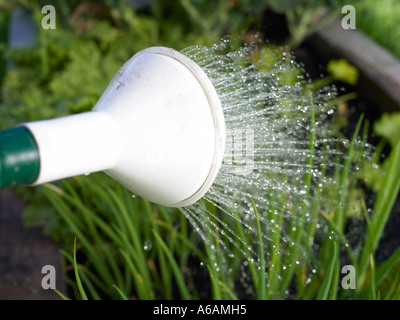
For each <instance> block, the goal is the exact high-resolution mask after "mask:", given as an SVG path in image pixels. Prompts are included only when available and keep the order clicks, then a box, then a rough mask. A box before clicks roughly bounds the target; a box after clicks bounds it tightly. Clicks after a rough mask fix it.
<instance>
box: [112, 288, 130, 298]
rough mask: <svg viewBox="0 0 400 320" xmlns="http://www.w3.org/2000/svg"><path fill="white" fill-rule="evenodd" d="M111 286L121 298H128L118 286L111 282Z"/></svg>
mask: <svg viewBox="0 0 400 320" xmlns="http://www.w3.org/2000/svg"><path fill="white" fill-rule="evenodd" d="M113 287H114V289H115V290H117V292H118V294H119V295H120V297H121V299H122V300H129V299H128V297H127V296H126V295H125V293H124V292H123V291H122V290H121V289H120V288H118V287H117V286H116V285H115V284H113Z"/></svg>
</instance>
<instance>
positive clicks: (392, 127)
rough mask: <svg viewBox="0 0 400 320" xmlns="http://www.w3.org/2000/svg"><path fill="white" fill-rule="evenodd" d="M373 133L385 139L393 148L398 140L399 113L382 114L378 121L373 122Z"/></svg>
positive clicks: (399, 129) (399, 127)
mask: <svg viewBox="0 0 400 320" xmlns="http://www.w3.org/2000/svg"><path fill="white" fill-rule="evenodd" d="M374 132H375V134H377V135H378V136H380V137H382V138H385V139H386V140H387V141H388V142H389V143H390V145H391V146H392V147H394V146H395V145H396V143H397V142H398V141H399V139H400V112H396V113H384V114H383V115H382V117H381V118H380V119H378V120H377V121H375V123H374Z"/></svg>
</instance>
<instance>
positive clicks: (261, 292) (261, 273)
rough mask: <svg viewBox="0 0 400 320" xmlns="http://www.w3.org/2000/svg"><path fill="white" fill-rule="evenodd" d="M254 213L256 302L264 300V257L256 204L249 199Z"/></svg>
mask: <svg viewBox="0 0 400 320" xmlns="http://www.w3.org/2000/svg"><path fill="white" fill-rule="evenodd" d="M250 200H251V202H252V204H253V208H254V213H255V215H256V224H257V242H258V263H259V265H258V268H259V270H258V286H257V298H258V300H265V299H266V290H265V257H264V245H263V239H262V233H261V225H260V218H259V216H258V212H257V208H256V204H255V203H254V201H253V199H250Z"/></svg>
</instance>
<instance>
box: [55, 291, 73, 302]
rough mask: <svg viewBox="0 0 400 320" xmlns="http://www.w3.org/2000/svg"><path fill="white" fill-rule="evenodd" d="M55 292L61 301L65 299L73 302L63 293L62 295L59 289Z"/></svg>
mask: <svg viewBox="0 0 400 320" xmlns="http://www.w3.org/2000/svg"><path fill="white" fill-rule="evenodd" d="M54 292H55V293H57V294H58V295H59V296H60V297H61V299H63V300H71V299H70V298H68V297H67V296H66V295H64V294H63V293H61V292H60V291H58V290H57V289H54Z"/></svg>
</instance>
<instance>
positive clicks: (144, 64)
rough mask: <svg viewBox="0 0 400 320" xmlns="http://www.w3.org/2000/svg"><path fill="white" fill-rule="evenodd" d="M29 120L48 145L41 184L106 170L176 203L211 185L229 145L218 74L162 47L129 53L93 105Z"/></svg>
mask: <svg viewBox="0 0 400 320" xmlns="http://www.w3.org/2000/svg"><path fill="white" fill-rule="evenodd" d="M26 126H27V127H28V128H29V129H30V130H31V132H32V133H33V135H34V137H35V139H36V141H37V143H38V146H39V152H40V159H41V171H40V175H39V178H38V180H37V181H36V182H35V184H38V183H43V182H47V181H52V180H57V179H60V178H64V177H68V176H72V175H77V174H83V173H89V172H94V171H105V172H106V173H107V174H109V175H110V176H112V177H113V178H115V179H116V180H118V181H119V182H121V183H122V184H123V185H125V186H126V187H127V188H129V189H130V190H131V191H132V192H133V193H135V194H137V195H139V196H142V197H143V198H145V199H147V200H149V201H152V202H155V203H159V204H163V205H166V206H174V207H181V206H186V205H189V204H192V203H194V202H195V201H197V200H198V199H200V198H201V197H202V196H203V195H204V194H205V193H206V192H207V190H208V189H209V188H210V186H211V185H212V183H213V182H214V179H215V177H216V175H217V173H218V171H219V168H220V166H221V163H222V157H223V153H224V147H225V122H224V118H223V113H222V109H221V106H220V101H219V98H218V96H217V93H216V91H215V89H214V88H213V86H212V84H211V82H210V80H209V79H208V77H207V76H206V75H205V73H204V72H203V71H202V70H201V68H200V67H198V66H197V65H196V64H195V63H194V62H193V61H191V60H190V59H189V58H187V57H185V56H183V55H182V54H180V53H178V52H176V51H175V50H172V49H168V48H162V47H153V48H149V49H146V50H143V51H141V52H139V53H137V54H136V55H135V56H133V57H132V58H131V59H130V60H129V61H127V62H126V63H125V64H124V65H123V66H122V67H121V69H120V70H119V71H118V72H117V74H116V75H115V77H114V78H113V80H112V81H111V83H110V84H109V86H108V87H107V89H106V90H105V92H104V93H103V95H102V97H101V98H100V100H99V101H98V103H97V104H96V106H95V108H94V109H93V111H92V112H88V113H84V114H80V115H75V116H69V117H65V118H61V119H54V120H47V121H40V122H34V123H29V124H26Z"/></svg>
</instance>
